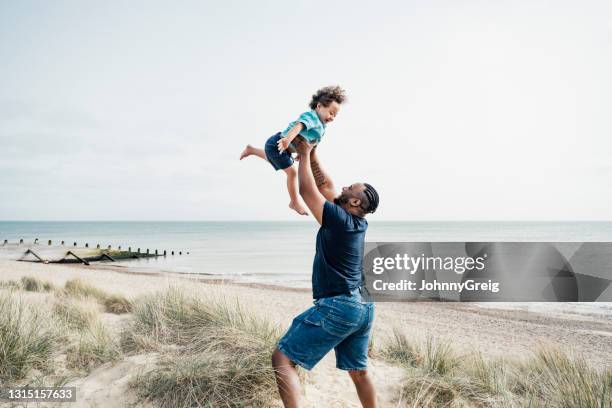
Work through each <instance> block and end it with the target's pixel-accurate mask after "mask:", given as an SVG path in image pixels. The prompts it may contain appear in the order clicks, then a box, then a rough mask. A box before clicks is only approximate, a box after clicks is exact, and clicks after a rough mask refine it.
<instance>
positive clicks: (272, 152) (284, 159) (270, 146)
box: [264, 132, 293, 170]
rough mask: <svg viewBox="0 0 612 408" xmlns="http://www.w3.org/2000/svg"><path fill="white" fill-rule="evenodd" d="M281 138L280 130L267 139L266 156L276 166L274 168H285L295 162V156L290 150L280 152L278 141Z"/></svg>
mask: <svg viewBox="0 0 612 408" xmlns="http://www.w3.org/2000/svg"><path fill="white" fill-rule="evenodd" d="M280 139H281V134H280V132H279V133H277V134H275V135H274V136H270V138H269V139H268V140H267V141H266V145H265V146H264V151H265V152H266V157H267V158H268V161H269V162H270V164H271V165H272V167H274V170H284V169H286V168H287V167H291V165H292V164H293V158H292V157H291V154H290V153H289V152H288V151H286V150H285V151H283V152H282V153H279V151H278V141H279V140H280Z"/></svg>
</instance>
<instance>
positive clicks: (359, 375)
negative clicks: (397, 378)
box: [348, 370, 378, 408]
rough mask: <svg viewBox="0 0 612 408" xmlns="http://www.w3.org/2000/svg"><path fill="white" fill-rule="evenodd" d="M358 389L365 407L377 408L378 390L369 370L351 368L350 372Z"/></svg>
mask: <svg viewBox="0 0 612 408" xmlns="http://www.w3.org/2000/svg"><path fill="white" fill-rule="evenodd" d="M348 373H349V375H350V376H351V379H352V380H353V383H354V384H355V388H356V389H357V395H359V400H360V401H361V405H362V406H363V407H364V408H376V407H377V406H378V405H376V390H375V389H374V384H373V383H372V380H371V379H370V376H369V375H368V371H367V370H351V371H349V372H348Z"/></svg>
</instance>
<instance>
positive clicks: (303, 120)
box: [240, 86, 346, 215]
mask: <svg viewBox="0 0 612 408" xmlns="http://www.w3.org/2000/svg"><path fill="white" fill-rule="evenodd" d="M345 100H346V95H345V93H344V90H343V89H342V88H340V87H339V86H326V87H325V88H321V89H319V90H318V91H317V93H315V94H314V95H313V96H312V100H311V101H310V105H309V106H310V109H311V110H310V111H308V112H304V113H302V114H301V115H300V117H299V118H298V119H297V120H295V121H293V122H291V123H290V124H289V126H287V128H286V129H285V130H284V131H282V132H278V133H277V134H275V135H274V136H271V137H270V138H269V139H268V140H267V141H266V144H265V147H264V148H263V149H257V148H255V147H253V146H251V145H247V146H246V147H245V149H244V150H243V151H242V154H241V155H240V160H242V159H244V158H245V157H248V156H251V155H255V156H257V157H261V158H262V159H264V160H267V161H268V162H270V164H271V165H272V167H274V169H275V170H284V171H285V173H286V174H287V190H289V197H290V198H291V201H290V202H289V208H291V209H292V210H294V211H296V212H297V213H298V214H301V215H308V213H307V212H306V209H305V208H304V206H303V205H302V203H301V200H300V199H299V196H298V183H297V169H296V168H295V166H294V165H293V163H294V159H293V157H292V156H291V153H295V143H294V140H295V138H296V137H302V138H303V139H305V140H306V141H307V142H308V143H310V144H313V145H317V144H318V143H319V142H320V141H321V138H322V137H323V135H324V134H325V128H326V126H327V124H328V123H330V122H332V121H333V120H334V118H335V117H336V115H337V114H338V111H340V105H341V104H342V103H344V101H345Z"/></svg>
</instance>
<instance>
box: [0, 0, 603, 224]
mask: <svg viewBox="0 0 612 408" xmlns="http://www.w3.org/2000/svg"><path fill="white" fill-rule="evenodd" d="M179 3H180V4H179ZM374 4H375V6H374ZM611 21H612V3H610V2H609V1H600V2H592V1H573V2H562V1H491V2H485V1H444V2H440V1H417V2H415V1H397V2H384V1H379V2H376V3H372V2H369V5H367V6H366V5H365V3H364V5H361V6H358V5H357V2H333V1H324V2H319V1H304V2H292V1H289V2H288V1H280V0H279V1H274V2H272V1H270V2H266V1H257V2H247V1H243V2H229V1H218V2H210V1H193V2H188V1H183V2H153V1H142V2H138V1H130V2H124V1H121V2H119V1H103V2H102V1H90V2H85V1H80V0H79V1H74V2H68V1H52V2H51V1H35V2H31V1H22V0H19V1H3V2H1V3H0V60H1V61H2V63H1V64H0V143H1V147H0V219H3V220H191V219H194V220H196V219H197V220H232V219H253V220H272V219H274V220H299V219H301V218H300V217H299V216H298V215H296V214H294V213H293V212H291V211H290V210H289V209H288V208H287V203H288V201H289V200H288V196H287V192H286V189H285V178H284V175H283V174H281V173H275V172H274V171H273V169H272V167H271V166H270V165H269V164H267V163H265V162H263V161H262V160H259V159H256V158H250V159H247V160H245V161H242V162H240V161H239V160H238V156H239V154H240V151H241V150H242V148H243V147H244V145H245V144H246V143H252V144H255V145H260V146H261V145H263V143H264V142H265V140H266V139H267V138H268V137H269V136H270V135H272V134H274V133H276V132H277V131H279V130H282V129H284V128H285V127H286V126H287V124H288V123H289V122H290V121H292V120H294V119H295V118H296V117H297V116H298V115H299V114H300V113H301V112H303V111H305V110H307V104H308V102H309V100H310V96H311V95H312V93H313V92H314V91H316V90H317V88H319V87H321V86H324V85H329V84H340V85H341V86H343V87H344V88H346V90H347V94H348V97H349V102H348V103H347V104H346V105H344V106H343V108H342V110H341V111H340V113H339V115H338V117H337V118H336V121H335V122H334V123H332V124H331V125H329V127H328V130H327V132H326V135H325V137H324V139H323V141H322V143H321V145H320V148H319V154H320V156H321V161H322V163H323V165H324V166H325V167H326V169H327V170H328V171H329V173H330V174H331V175H332V176H333V179H334V181H335V182H336V184H337V185H339V186H342V185H348V184H351V183H352V182H355V181H367V182H370V183H371V184H373V185H374V186H375V187H376V188H377V189H378V190H379V193H380V197H381V205H380V208H379V211H378V212H377V213H376V214H375V215H374V216H373V217H372V218H371V219H378V220H399V219H402V220H604V219H606V220H610V219H612V189H611V188H610V186H611V185H612V161H611V157H612V140H611V139H612V75H611V73H612V24H611Z"/></svg>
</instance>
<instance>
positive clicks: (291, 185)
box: [284, 166, 308, 215]
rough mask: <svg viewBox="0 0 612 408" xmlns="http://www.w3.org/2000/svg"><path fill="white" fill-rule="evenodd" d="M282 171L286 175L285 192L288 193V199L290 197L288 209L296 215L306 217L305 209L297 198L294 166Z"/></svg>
mask: <svg viewBox="0 0 612 408" xmlns="http://www.w3.org/2000/svg"><path fill="white" fill-rule="evenodd" d="M284 170H285V173H287V190H288V191H289V197H291V202H290V203H289V208H291V209H292V210H294V211H295V212H297V213H298V214H301V215H308V212H307V211H306V208H304V206H302V204H301V202H300V198H299V196H298V183H297V182H298V179H297V170H296V169H295V166H289V167H287V168H286V169H284Z"/></svg>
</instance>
